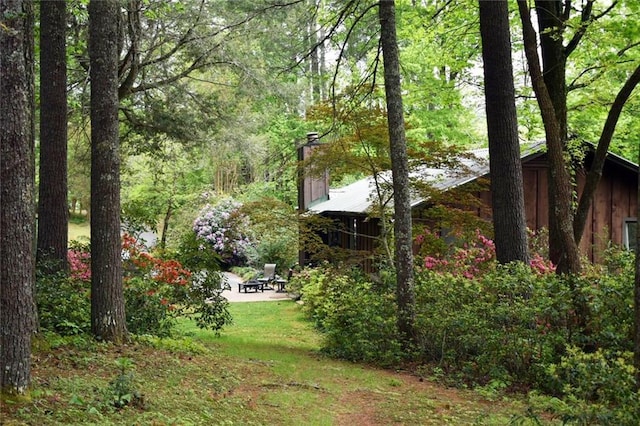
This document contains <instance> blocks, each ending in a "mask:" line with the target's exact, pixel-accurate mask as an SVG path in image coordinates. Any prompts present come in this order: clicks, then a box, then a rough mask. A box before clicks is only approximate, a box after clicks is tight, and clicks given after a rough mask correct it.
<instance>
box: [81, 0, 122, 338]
mask: <svg viewBox="0 0 640 426" xmlns="http://www.w3.org/2000/svg"><path fill="white" fill-rule="evenodd" d="M119 14H120V2H119V1H118V0H91V1H90V2H89V58H90V64H91V72H90V78H91V274H92V275H91V330H92V332H93V334H94V336H95V337H96V338H98V339H103V340H108V341H112V342H115V343H122V342H124V341H126V340H127V338H128V337H127V327H126V319H125V308H124V294H123V293H124V292H123V283H122V257H121V251H122V244H121V238H120V153H119V151H120V139H119V134H118V48H117V40H118V19H119Z"/></svg>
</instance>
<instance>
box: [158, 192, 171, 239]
mask: <svg viewBox="0 0 640 426" xmlns="http://www.w3.org/2000/svg"><path fill="white" fill-rule="evenodd" d="M172 206H173V201H172V200H169V202H168V203H167V210H166V211H165V213H164V220H163V221H162V237H161V238H160V248H161V249H162V250H164V249H165V248H166V247H167V232H169V221H170V220H171V216H172V215H173V207H172Z"/></svg>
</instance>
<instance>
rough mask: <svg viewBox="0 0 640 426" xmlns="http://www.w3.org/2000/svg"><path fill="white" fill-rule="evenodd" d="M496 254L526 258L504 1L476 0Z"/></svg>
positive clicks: (508, 259)
mask: <svg viewBox="0 0 640 426" xmlns="http://www.w3.org/2000/svg"><path fill="white" fill-rule="evenodd" d="M480 35H481V37H482V58H483V61H484V88H485V89H484V95H485V100H486V101H485V105H486V111H487V131H488V137H489V169H490V176H491V194H492V209H493V228H494V234H495V244H496V257H497V259H498V262H500V263H508V262H512V261H522V262H528V261H529V250H528V244H527V223H526V218H525V213H524V188H523V186H522V185H523V179H522V162H521V160H520V143H519V141H518V117H517V113H516V102H515V88H514V84H513V68H512V65H511V36H510V34H509V9H508V5H507V2H503V1H487V0H480Z"/></svg>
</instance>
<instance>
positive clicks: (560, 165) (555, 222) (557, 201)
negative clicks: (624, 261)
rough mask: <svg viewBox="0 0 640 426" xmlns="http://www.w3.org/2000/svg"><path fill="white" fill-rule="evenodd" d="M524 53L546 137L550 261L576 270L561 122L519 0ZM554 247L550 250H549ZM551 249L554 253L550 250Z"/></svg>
mask: <svg viewBox="0 0 640 426" xmlns="http://www.w3.org/2000/svg"><path fill="white" fill-rule="evenodd" d="M518 8H519V10H520V18H521V21H522V27H523V28H522V34H523V39H524V45H525V55H526V58H527V64H528V66H529V73H530V75H531V84H532V86H533V90H534V92H535V94H536V99H537V101H538V106H539V107H540V114H541V115H542V122H543V124H544V131H545V137H546V140H547V154H548V157H549V239H550V242H549V249H550V256H552V257H551V260H552V261H554V263H556V264H557V269H556V271H557V272H558V273H559V274H562V273H569V272H571V273H579V272H580V271H581V269H582V265H581V262H580V252H579V250H578V245H577V244H576V241H575V239H574V238H573V214H572V211H573V206H572V198H573V197H572V194H573V188H572V185H571V176H570V174H569V170H568V167H569V165H568V164H566V162H565V159H564V140H566V138H564V137H563V134H562V123H561V122H560V121H559V120H558V118H557V114H556V110H555V108H554V104H553V101H552V98H551V96H550V91H549V88H548V87H547V85H546V83H545V81H544V79H543V76H542V70H541V69H540V64H539V60H538V51H537V42H536V33H535V30H534V29H533V25H532V24H531V17H530V16H529V8H528V6H527V2H525V1H523V0H518ZM552 249H553V250H552ZM551 252H553V253H551Z"/></svg>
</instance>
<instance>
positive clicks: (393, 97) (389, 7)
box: [379, 0, 417, 344]
mask: <svg viewBox="0 0 640 426" xmlns="http://www.w3.org/2000/svg"><path fill="white" fill-rule="evenodd" d="M379 19H380V44H381V46H382V55H383V58H384V88H385V94H386V98H387V120H388V125H389V143H390V144H391V149H390V153H391V174H392V177H393V204H394V213H395V214H394V233H395V266H396V296H397V300H398V330H399V332H400V335H401V337H402V338H403V340H404V343H405V344H411V343H412V342H414V341H415V340H416V337H417V334H416V330H415V289H414V276H413V252H412V234H411V232H412V224H411V195H410V187H409V164H408V163H409V161H408V156H407V141H406V136H405V128H404V115H403V107H402V92H401V86H400V54H399V52H398V42H397V37H396V18H395V2H394V0H381V1H380V5H379Z"/></svg>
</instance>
